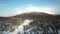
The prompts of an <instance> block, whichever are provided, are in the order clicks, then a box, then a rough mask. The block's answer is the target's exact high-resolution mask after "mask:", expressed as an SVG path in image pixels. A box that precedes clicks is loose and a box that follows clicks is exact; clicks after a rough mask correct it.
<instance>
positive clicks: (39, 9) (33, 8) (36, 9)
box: [16, 4, 55, 14]
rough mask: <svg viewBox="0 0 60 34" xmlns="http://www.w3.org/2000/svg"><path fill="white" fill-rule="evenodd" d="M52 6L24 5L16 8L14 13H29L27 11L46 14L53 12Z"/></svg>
mask: <svg viewBox="0 0 60 34" xmlns="http://www.w3.org/2000/svg"><path fill="white" fill-rule="evenodd" d="M53 11H54V8H52V7H36V6H33V5H32V4H29V5H26V7H23V8H22V9H21V8H16V14H22V13H29V12H45V13H48V14H55V13H54V12H53Z"/></svg>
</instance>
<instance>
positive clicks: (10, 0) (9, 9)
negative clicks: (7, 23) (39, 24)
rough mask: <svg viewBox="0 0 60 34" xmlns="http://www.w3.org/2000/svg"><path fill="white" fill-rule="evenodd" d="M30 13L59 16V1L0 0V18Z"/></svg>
mask: <svg viewBox="0 0 60 34" xmlns="http://www.w3.org/2000/svg"><path fill="white" fill-rule="evenodd" d="M32 11H37V12H45V13H49V14H59V15H60V0H0V16H12V15H16V14H22V13H28V12H32Z"/></svg>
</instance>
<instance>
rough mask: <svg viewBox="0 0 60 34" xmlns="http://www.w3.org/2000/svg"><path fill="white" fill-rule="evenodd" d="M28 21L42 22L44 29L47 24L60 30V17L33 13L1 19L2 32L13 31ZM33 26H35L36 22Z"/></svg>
mask: <svg viewBox="0 0 60 34" xmlns="http://www.w3.org/2000/svg"><path fill="white" fill-rule="evenodd" d="M26 19H29V20H31V19H32V20H36V21H40V22H41V23H42V25H43V26H44V27H45V26H46V23H48V24H51V23H52V24H53V25H54V27H55V28H59V26H60V15H51V14H47V13H43V12H31V13H23V14H19V15H15V16H10V17H0V31H7V30H12V28H13V27H15V26H19V25H21V24H23V21H24V20H26ZM33 24H35V22H34V23H33ZM38 24H39V23H38ZM36 25H37V24H36ZM53 25H52V26H53Z"/></svg>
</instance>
